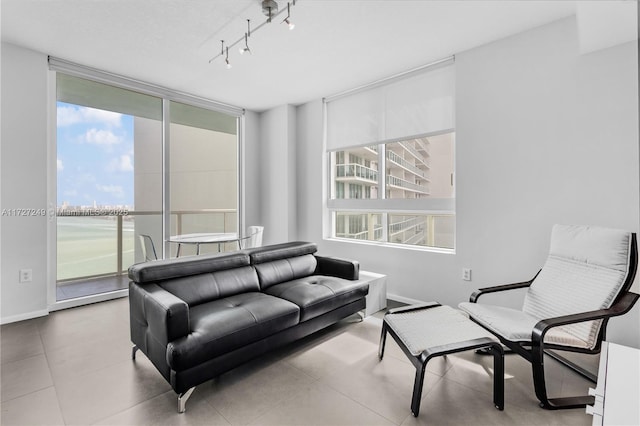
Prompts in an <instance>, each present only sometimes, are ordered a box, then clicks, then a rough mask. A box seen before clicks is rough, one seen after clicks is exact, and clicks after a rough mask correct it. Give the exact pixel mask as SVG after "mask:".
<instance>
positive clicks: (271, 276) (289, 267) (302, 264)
mask: <svg viewBox="0 0 640 426" xmlns="http://www.w3.org/2000/svg"><path fill="white" fill-rule="evenodd" d="M317 265H318V262H317V260H316V258H315V256H314V255H312V254H305V255H304V256H298V257H289V258H287V259H279V260H273V261H271V262H266V263H260V264H258V265H254V268H256V272H257V274H258V280H259V282H260V288H261V289H262V291H265V290H266V289H268V288H269V287H271V286H272V285H275V284H280V283H283V282H286V281H291V280H295V279H297V278H303V277H307V276H309V275H313V273H314V272H315V270H316V266H317Z"/></svg>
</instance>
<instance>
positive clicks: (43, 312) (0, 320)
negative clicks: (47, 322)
mask: <svg viewBox="0 0 640 426" xmlns="http://www.w3.org/2000/svg"><path fill="white" fill-rule="evenodd" d="M47 315H49V310H48V309H41V310H39V311H32V312H26V313H24V314H19V315H12V316H10V317H3V318H0V324H10V323H12V322H18V321H25V320H29V319H33V318H40V317H46V316H47Z"/></svg>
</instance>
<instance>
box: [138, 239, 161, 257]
mask: <svg viewBox="0 0 640 426" xmlns="http://www.w3.org/2000/svg"><path fill="white" fill-rule="evenodd" d="M138 238H140V247H141V248H142V256H143V257H144V261H145V262H148V261H150V260H158V255H157V254H156V247H155V246H154V245H153V240H152V239H151V237H150V236H149V235H145V234H140V235H138Z"/></svg>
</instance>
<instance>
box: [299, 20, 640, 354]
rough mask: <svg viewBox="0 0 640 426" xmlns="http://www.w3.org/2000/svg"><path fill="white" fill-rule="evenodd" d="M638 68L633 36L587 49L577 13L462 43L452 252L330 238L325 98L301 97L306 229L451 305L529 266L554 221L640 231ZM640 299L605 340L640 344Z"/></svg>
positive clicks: (394, 281) (410, 289)
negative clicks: (325, 214)
mask: <svg viewBox="0 0 640 426" xmlns="http://www.w3.org/2000/svg"><path fill="white" fill-rule="evenodd" d="M637 70H638V62H637V45H636V44H635V43H628V44H625V45H622V46H617V47H613V48H610V49H606V50H602V51H598V52H594V53H590V54H588V55H583V56H579V54H578V41H577V30H576V24H575V21H574V19H573V18H571V19H565V20H562V21H559V22H556V23H552V24H550V25H546V26H544V27H540V28H538V29H535V30H532V31H529V32H526V33H522V34H519V35H516V36H513V37H510V38H507V39H504V40H500V41H497V42H494V43H491V44H488V45H485V46H482V47H479V48H476V49H473V50H470V51H467V52H461V53H459V54H458V55H456V75H457V76H456V97H457V99H456V127H457V128H456V131H457V133H456V172H457V182H456V191H457V199H456V203H457V206H456V210H457V242H456V244H457V247H456V254H439V253H432V252H424V251H417V250H409V249H394V248H386V247H378V246H371V245H364V244H354V243H343V242H337V241H329V240H322V226H321V224H322V217H321V209H322V204H323V197H322V174H323V170H322V167H323V166H322V158H323V152H322V136H321V135H322V133H321V129H322V127H321V125H322V104H321V101H319V100H318V101H314V102H311V103H308V104H306V105H303V106H301V107H298V109H297V113H298V117H297V120H298V124H299V126H298V151H297V152H298V157H297V158H298V164H299V171H300V174H299V175H298V176H297V180H298V182H299V184H300V185H301V186H302V187H304V188H305V190H304V191H299V192H298V206H299V207H298V214H299V216H298V221H299V225H300V226H299V234H298V237H299V238H300V239H306V240H311V241H317V242H318V243H319V246H320V251H321V252H323V253H325V254H331V255H337V256H344V257H349V258H353V259H357V260H359V261H360V263H361V268H362V269H364V270H372V271H376V272H381V273H384V274H387V275H388V277H389V278H388V291H389V293H390V294H392V295H395V296H400V297H399V298H400V299H404V298H408V299H417V300H424V301H427V300H437V301H440V302H442V303H446V304H454V305H455V304H457V303H458V302H461V301H464V300H467V299H468V297H469V295H470V294H471V293H472V291H473V290H474V289H476V288H479V287H483V286H487V285H494V284H502V283H508V282H514V281H519V280H523V279H528V278H531V277H532V276H533V275H534V274H535V272H536V271H537V270H538V269H539V268H540V267H541V265H542V264H543V262H544V259H545V257H546V253H547V251H548V245H549V232H550V229H551V226H552V225H553V224H554V223H579V224H593V225H600V226H608V227H617V228H623V229H628V230H632V231H636V232H637V231H638V225H639V223H638V218H639V208H638V205H639V164H638V74H637ZM463 267H469V268H472V269H473V274H472V279H473V280H472V281H471V282H466V281H462V280H461V278H460V276H461V272H462V271H461V270H462V268H463ZM502 299H503V300H502V302H505V303H508V304H510V305H516V304H518V303H520V300H519V299H518V298H502ZM487 300H490V299H487ZM639 310H640V306H636V307H634V309H633V311H632V312H631V313H630V314H627V315H626V316H624V317H622V318H616V319H613V320H612V321H611V326H610V327H609V335H608V337H609V339H610V340H612V341H614V342H619V343H622V344H626V345H630V346H634V347H640V333H639V332H638V327H637V324H638V323H639V322H640V319H639V315H638V312H639Z"/></svg>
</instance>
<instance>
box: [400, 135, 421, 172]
mask: <svg viewBox="0 0 640 426" xmlns="http://www.w3.org/2000/svg"><path fill="white" fill-rule="evenodd" d="M398 145H400V146H401V147H403V148H404V149H406V150H407V151H408V152H409V153H411V155H413V156H414V157H416V159H417V160H418V161H420V162H421V163H422V164H424V165H425V166H428V164H427V162H426V159H425V158H424V155H423V154H420V153H419V152H418V150H417V149H415V148H414V147H412V146H411V145H410V144H409V143H408V141H406V142H398Z"/></svg>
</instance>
